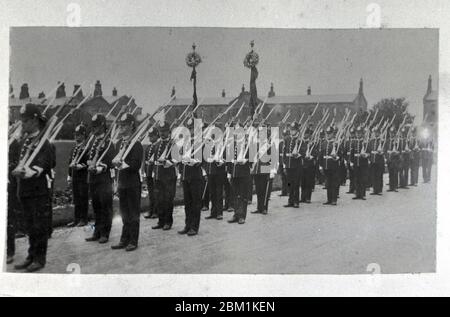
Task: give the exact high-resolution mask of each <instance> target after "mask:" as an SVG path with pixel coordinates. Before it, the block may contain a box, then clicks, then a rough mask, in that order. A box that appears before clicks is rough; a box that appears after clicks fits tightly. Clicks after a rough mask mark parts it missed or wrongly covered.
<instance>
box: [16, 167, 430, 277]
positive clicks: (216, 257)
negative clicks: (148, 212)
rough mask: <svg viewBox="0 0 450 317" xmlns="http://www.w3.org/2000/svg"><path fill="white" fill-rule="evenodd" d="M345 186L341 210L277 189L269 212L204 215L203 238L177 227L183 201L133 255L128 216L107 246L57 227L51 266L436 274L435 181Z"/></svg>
mask: <svg viewBox="0 0 450 317" xmlns="http://www.w3.org/2000/svg"><path fill="white" fill-rule="evenodd" d="M433 176H435V175H433ZM433 179H435V177H434V178H433ZM346 190H347V187H344V188H341V199H340V200H339V201H338V206H336V207H332V206H323V205H322V202H323V201H325V196H326V193H325V191H324V190H323V189H322V188H318V187H316V191H315V192H314V193H313V202H312V204H310V205H305V204H302V205H301V206H300V208H299V209H293V208H283V207H282V206H283V204H285V203H286V197H281V198H280V197H278V194H279V192H274V193H272V200H271V202H270V203H271V207H270V211H269V214H268V215H253V214H249V215H248V217H247V222H246V223H245V224H244V225H238V224H228V223H227V222H226V220H227V219H230V218H231V216H232V215H231V214H230V213H225V215H224V216H225V217H224V220H222V221H219V220H204V219H202V221H201V224H200V233H199V235H197V236H195V237H187V236H180V235H178V234H177V231H178V230H180V229H182V227H183V224H184V211H183V207H178V208H176V210H175V213H174V227H173V228H172V230H170V231H164V232H163V231H161V230H152V229H151V226H152V225H154V224H155V222H156V220H154V219H152V220H145V219H143V218H142V220H141V238H140V244H139V248H138V250H136V251H134V252H131V253H127V252H125V251H123V250H119V251H113V250H111V249H110V246H111V244H113V243H116V242H118V240H119V236H120V230H121V219H120V217H116V218H115V219H114V223H113V230H112V233H111V238H110V242H109V243H108V244H106V245H99V244H97V243H92V242H91V243H86V242H84V238H85V237H87V236H90V235H91V232H92V231H91V230H92V229H91V228H90V227H85V228H74V229H66V228H61V229H57V230H56V231H55V233H54V237H53V238H52V239H51V240H50V243H49V252H48V263H47V266H46V267H45V269H44V270H43V271H42V272H45V273H65V272H66V269H67V266H68V265H69V264H70V263H76V264H78V265H79V267H80V269H81V273H269V274H270V273H304V274H313V273H325V274H355V273H366V272H367V268H368V265H369V264H371V263H375V266H376V267H377V266H379V267H380V269H381V272H382V273H407V272H434V271H435V243H436V186H435V184H434V183H433V184H422V183H421V184H419V186H418V187H413V188H411V189H409V190H400V192H399V193H384V194H383V196H381V197H379V196H368V199H367V200H366V201H353V200H352V199H351V198H352V197H353V196H352V195H348V194H345V191H346ZM255 200H256V197H254V198H253V204H252V206H249V211H251V210H254V208H255V207H254V203H255ZM208 213H209V212H203V214H202V216H207V215H208ZM202 218H203V217H202ZM17 248H18V250H17V256H16V262H18V261H21V260H23V258H24V256H25V254H26V248H27V240H26V239H18V240H17ZM7 269H8V271H14V270H13V268H12V265H9V266H8V268H7Z"/></svg>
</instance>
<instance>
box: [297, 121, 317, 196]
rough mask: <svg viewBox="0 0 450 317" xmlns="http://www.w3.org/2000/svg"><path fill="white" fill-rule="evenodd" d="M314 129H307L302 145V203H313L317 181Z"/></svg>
mask: <svg viewBox="0 0 450 317" xmlns="http://www.w3.org/2000/svg"><path fill="white" fill-rule="evenodd" d="M312 133H313V131H312V130H311V129H310V128H307V129H306V130H305V136H304V139H303V142H302V144H301V147H300V157H301V160H302V164H301V166H302V173H301V174H302V182H301V187H302V195H301V200H300V202H301V203H307V204H310V203H311V195H312V190H313V188H314V182H315V169H316V151H314V149H313V148H312V146H313V144H312V141H311V135H312Z"/></svg>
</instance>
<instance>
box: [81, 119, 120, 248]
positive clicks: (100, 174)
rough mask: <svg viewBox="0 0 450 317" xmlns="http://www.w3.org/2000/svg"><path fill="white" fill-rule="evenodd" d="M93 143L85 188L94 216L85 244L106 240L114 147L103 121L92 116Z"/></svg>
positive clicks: (110, 206) (109, 214) (110, 221)
mask: <svg viewBox="0 0 450 317" xmlns="http://www.w3.org/2000/svg"><path fill="white" fill-rule="evenodd" d="M91 127H92V133H94V141H93V142H92V146H91V147H90V149H89V155H88V160H87V164H88V184H89V193H90V196H91V200H92V208H93V210H94V215H95V230H94V233H93V235H92V236H91V237H89V238H86V241H87V242H91V241H98V243H101V244H103V243H106V242H108V240H109V234H110V232H111V225H112V213H113V210H112V204H113V180H112V174H111V173H112V172H111V171H112V167H113V166H112V159H113V157H114V152H115V150H114V146H113V144H112V142H111V140H110V137H109V136H107V135H106V118H105V116H104V115H102V114H95V115H94V116H93V117H92V118H91Z"/></svg>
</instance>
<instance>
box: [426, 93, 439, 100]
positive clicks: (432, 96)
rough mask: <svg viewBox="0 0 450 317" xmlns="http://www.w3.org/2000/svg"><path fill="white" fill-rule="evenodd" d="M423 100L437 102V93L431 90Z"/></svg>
mask: <svg viewBox="0 0 450 317" xmlns="http://www.w3.org/2000/svg"><path fill="white" fill-rule="evenodd" d="M425 100H428V101H437V100H438V92H437V90H432V91H431V92H430V93H429V94H428V95H426V96H425Z"/></svg>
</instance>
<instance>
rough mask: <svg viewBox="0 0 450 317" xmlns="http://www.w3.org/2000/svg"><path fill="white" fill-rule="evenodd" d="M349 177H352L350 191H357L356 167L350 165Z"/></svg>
mask: <svg viewBox="0 0 450 317" xmlns="http://www.w3.org/2000/svg"><path fill="white" fill-rule="evenodd" d="M348 177H349V178H350V187H349V189H348V192H349V193H354V192H355V169H354V168H353V167H350V166H349V167H348Z"/></svg>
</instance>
